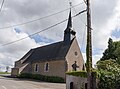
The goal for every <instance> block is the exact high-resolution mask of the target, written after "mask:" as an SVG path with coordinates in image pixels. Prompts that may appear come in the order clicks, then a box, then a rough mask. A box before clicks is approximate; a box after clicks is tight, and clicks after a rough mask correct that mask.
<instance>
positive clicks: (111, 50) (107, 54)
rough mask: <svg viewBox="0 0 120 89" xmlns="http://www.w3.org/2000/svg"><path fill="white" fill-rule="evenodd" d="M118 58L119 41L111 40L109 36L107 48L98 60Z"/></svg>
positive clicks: (119, 54) (119, 55)
mask: <svg viewBox="0 0 120 89" xmlns="http://www.w3.org/2000/svg"><path fill="white" fill-rule="evenodd" d="M119 58H120V41H118V42H113V40H112V39H111V38H109V40H108V48H107V49H106V50H105V51H104V53H103V56H102V58H101V59H100V60H102V61H103V60H109V59H113V60H116V59H119Z"/></svg>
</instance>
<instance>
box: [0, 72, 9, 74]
mask: <svg viewBox="0 0 120 89" xmlns="http://www.w3.org/2000/svg"><path fill="white" fill-rule="evenodd" d="M0 74H10V72H0Z"/></svg>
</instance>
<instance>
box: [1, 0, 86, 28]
mask: <svg viewBox="0 0 120 89" xmlns="http://www.w3.org/2000/svg"><path fill="white" fill-rule="evenodd" d="M83 3H84V2H82V3H79V4H77V5H74V6H73V7H77V6H79V5H81V4H83ZM69 9H70V8H67V9H65V10H61V11H59V12H56V13H53V14H50V15H47V16H43V17H40V18H37V19H34V20H30V21H26V22H23V23H19V24H15V25H10V26H6V27H0V29H6V28H12V27H16V26H22V25H26V24H29V23H33V22H36V21H39V20H42V19H45V18H48V17H51V16H54V15H56V14H59V13H62V12H64V11H67V10H69Z"/></svg>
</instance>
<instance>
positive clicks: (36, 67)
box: [34, 64, 39, 72]
mask: <svg viewBox="0 0 120 89" xmlns="http://www.w3.org/2000/svg"><path fill="white" fill-rule="evenodd" d="M38 70H39V65H38V64H35V67H34V71H35V72H38Z"/></svg>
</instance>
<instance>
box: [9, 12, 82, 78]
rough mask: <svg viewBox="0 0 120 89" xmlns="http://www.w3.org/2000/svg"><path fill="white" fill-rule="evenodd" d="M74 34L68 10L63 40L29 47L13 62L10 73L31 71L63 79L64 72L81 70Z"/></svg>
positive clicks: (16, 73) (80, 58) (79, 55)
mask: <svg viewBox="0 0 120 89" xmlns="http://www.w3.org/2000/svg"><path fill="white" fill-rule="evenodd" d="M75 35H76V32H75V31H74V30H73V29H72V17H71V11H70V13H69V18H68V23H67V28H66V29H65V31H64V39H63V41H60V42H56V43H53V44H49V45H45V46H41V47H37V48H34V49H31V50H30V51H29V52H28V53H26V54H25V55H24V56H23V57H22V58H21V59H20V60H18V61H16V62H15V66H14V68H12V73H11V75H12V76H17V75H18V74H21V73H32V74H41V75H46V76H58V77H62V78H64V79H65V72H67V71H73V70H74V71H77V70H83V69H84V60H83V57H82V54H81V51H80V48H79V45H78V42H77V39H76V36H75Z"/></svg>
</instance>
